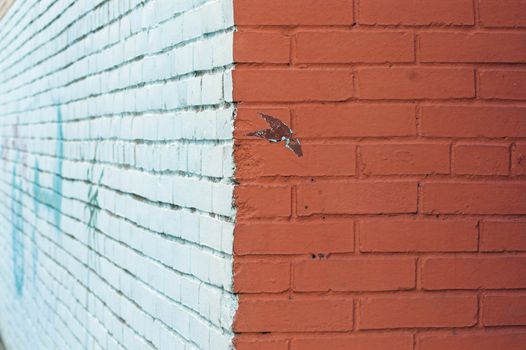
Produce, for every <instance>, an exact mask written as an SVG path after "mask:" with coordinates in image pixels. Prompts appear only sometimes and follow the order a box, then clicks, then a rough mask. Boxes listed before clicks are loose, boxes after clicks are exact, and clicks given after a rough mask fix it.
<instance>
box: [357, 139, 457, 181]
mask: <svg viewBox="0 0 526 350" xmlns="http://www.w3.org/2000/svg"><path fill="white" fill-rule="evenodd" d="M360 154H361V160H362V164H363V172H364V173H365V174H367V175H393V174H447V173H449V144H425V143H413V144H387V143H385V142H384V143H382V144H377V145H375V144H368V145H363V146H360Z"/></svg>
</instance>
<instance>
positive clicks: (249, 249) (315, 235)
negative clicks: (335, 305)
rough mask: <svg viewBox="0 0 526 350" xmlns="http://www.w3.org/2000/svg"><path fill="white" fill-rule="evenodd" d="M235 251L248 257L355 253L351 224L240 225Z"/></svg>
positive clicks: (237, 229) (235, 241)
mask: <svg viewBox="0 0 526 350" xmlns="http://www.w3.org/2000/svg"><path fill="white" fill-rule="evenodd" d="M235 237H236V239H235V240H234V251H235V253H236V254H238V255H246V254H317V253H325V254H327V253H348V252H353V251H354V227H353V222H352V221H341V222H307V223H272V224H267V223H238V224H237V225H236V229H235Z"/></svg>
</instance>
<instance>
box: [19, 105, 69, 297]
mask: <svg viewBox="0 0 526 350" xmlns="http://www.w3.org/2000/svg"><path fill="white" fill-rule="evenodd" d="M17 124H18V123H17ZM17 135H18V127H16V129H15V137H16V136H17ZM14 148H15V149H17V147H14ZM24 148H25V147H22V149H24ZM55 157H57V164H56V168H55V174H54V178H53V184H52V188H51V189H47V188H43V187H41V185H40V175H39V173H40V167H39V163H38V160H36V161H35V166H34V171H35V173H34V177H33V205H34V211H35V215H36V216H38V214H39V211H40V207H41V205H42V204H44V207H45V208H49V209H53V224H54V226H55V228H56V231H57V232H60V225H61V208H62V163H63V158H64V131H63V125H62V113H61V111H60V109H59V108H58V109H57V141H56V147H55ZM18 163H19V151H17V156H16V161H15V164H14V166H13V179H12V183H11V187H12V190H13V194H12V201H11V212H12V215H11V216H12V218H11V220H12V232H13V234H12V236H13V270H14V279H15V289H16V293H17V295H18V296H20V295H22V292H23V287H24V278H25V264H24V254H25V252H24V245H25V244H24V230H23V213H22V211H23V205H22V181H23V180H17V177H18V173H17V166H18ZM24 164H25V160H24ZM22 178H23V177H22ZM31 240H32V242H33V246H32V251H31V257H32V265H31V266H32V270H33V271H32V272H33V276H32V278H33V282H36V277H37V265H38V248H37V232H36V228H33V231H32V233H31Z"/></svg>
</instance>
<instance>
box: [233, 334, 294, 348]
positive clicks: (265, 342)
mask: <svg viewBox="0 0 526 350" xmlns="http://www.w3.org/2000/svg"><path fill="white" fill-rule="evenodd" d="M266 338H268V337H267V336H266V335H265V336H259V337H258V336H252V335H251V336H250V337H247V336H244V335H236V338H235V340H234V343H235V345H236V350H288V349H289V342H288V340H286V339H266Z"/></svg>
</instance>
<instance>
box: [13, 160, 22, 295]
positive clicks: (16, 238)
mask: <svg viewBox="0 0 526 350" xmlns="http://www.w3.org/2000/svg"><path fill="white" fill-rule="evenodd" d="M19 160H20V159H19V155H18V154H17V157H16V160H15V164H14V166H13V174H12V176H13V177H12V182H11V188H12V193H11V223H12V231H11V233H12V239H13V276H14V279H15V290H16V294H17V295H18V296H20V295H22V291H23V289H24V273H25V270H24V269H25V266H24V220H23V217H22V210H23V205H22V181H21V180H17V177H18V174H17V164H18V162H19Z"/></svg>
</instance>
